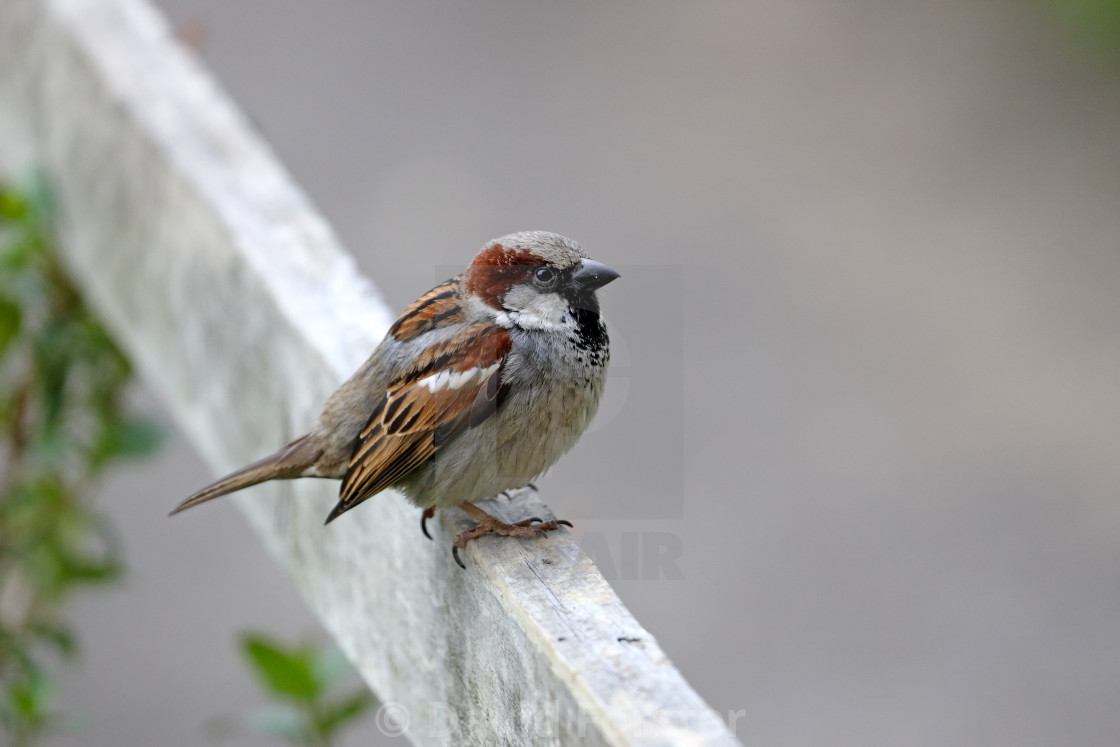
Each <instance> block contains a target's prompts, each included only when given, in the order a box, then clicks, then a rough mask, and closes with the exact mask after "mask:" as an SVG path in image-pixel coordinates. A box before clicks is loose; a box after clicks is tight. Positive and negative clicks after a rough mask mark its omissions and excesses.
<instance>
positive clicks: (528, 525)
mask: <svg viewBox="0 0 1120 747" xmlns="http://www.w3.org/2000/svg"><path fill="white" fill-rule="evenodd" d="M459 508H461V509H463V511H465V512H466V514H467V515H468V516H470V517H471V518H472V519H474V520H475V521H477V522H478V526H476V527H475V528H474V529H468V530H467V531H465V532H460V533H459V536H458V537H456V538H455V543H454V544H453V545H452V546H451V554H452V555H453V556H454V557H455V562H456V563H458V564H459V567H460V568H466V566H465V565H463V561H462V559H461V558H460V557H459V548H462V547H466V546H467V543H468V542H470V541H471V540H473V539H476V538H477V537H481V536H482V535H484V534H497V535H499V536H501V537H543V536H544V533H545V532H550V531H552V530H553V529H559V528H560V525H561V524H563V525H564V526H568V527H570V526H571V525H572V523H571V522H570V521H565V520H564V519H556V520H554V521H541V520H540V518H539V517H536V516H533V517H531V518H529V519H524V520H523V521H516V522H514V523H513V524H507V523H506V522H504V521H500V520H499V519H496V518H494V517H493V516H491V515H490V514H488V513H486V512H485V511H483V510H482V509H481V508H479V507H478V506H476V505H474V504H473V503H460V504H459Z"/></svg>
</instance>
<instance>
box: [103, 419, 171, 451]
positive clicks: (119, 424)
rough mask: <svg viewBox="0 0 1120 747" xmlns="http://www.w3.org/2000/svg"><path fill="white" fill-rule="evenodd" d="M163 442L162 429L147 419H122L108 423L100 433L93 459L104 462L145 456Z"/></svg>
mask: <svg viewBox="0 0 1120 747" xmlns="http://www.w3.org/2000/svg"><path fill="white" fill-rule="evenodd" d="M162 441H163V428H162V427H160V425H159V423H157V422H155V421H154V420H149V419H147V418H124V419H121V420H114V421H112V422H110V423H108V424H107V425H106V426H105V428H104V430H102V431H101V437H100V438H99V439H98V443H97V446H96V447H95V449H94V459H95V460H97V461H104V460H108V459H112V458H114V457H129V458H135V457H142V456H147V455H149V454H151V453H152V452H154V451H155V450H156V449H157V448H159V445H160V443H161V442H162Z"/></svg>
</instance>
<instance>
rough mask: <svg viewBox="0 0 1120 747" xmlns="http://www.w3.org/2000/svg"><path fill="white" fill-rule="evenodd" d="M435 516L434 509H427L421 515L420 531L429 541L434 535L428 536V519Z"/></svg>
mask: <svg viewBox="0 0 1120 747" xmlns="http://www.w3.org/2000/svg"><path fill="white" fill-rule="evenodd" d="M435 515H436V510H435V509H434V508H425V509H424V513H422V514H420V531H421V532H423V533H424V536H425V537H427V538H428V539H432V535H430V534H428V519H430V518H432V517H433V516H435ZM460 565H461V564H460Z"/></svg>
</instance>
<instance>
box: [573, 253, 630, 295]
mask: <svg viewBox="0 0 1120 747" xmlns="http://www.w3.org/2000/svg"><path fill="white" fill-rule="evenodd" d="M617 277H619V275H618V273H617V272H615V271H614V270H612V269H611V268H609V267H607V266H606V265H605V264H603V263H602V262H596V261H595V260H593V259H585V260H583V261H582V262H580V266H579V267H578V268H577V269H576V271H575V272H573V273H572V285H574V286H575V288H576V290H580V291H593V290H595V289H597V288H602V287H603V286H604V285H606V284H607V283H609V282H610V281H612V280H614V279H615V278H617Z"/></svg>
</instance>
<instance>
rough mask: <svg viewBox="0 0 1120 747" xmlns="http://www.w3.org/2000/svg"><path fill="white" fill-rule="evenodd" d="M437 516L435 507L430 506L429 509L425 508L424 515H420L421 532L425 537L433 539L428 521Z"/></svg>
mask: <svg viewBox="0 0 1120 747" xmlns="http://www.w3.org/2000/svg"><path fill="white" fill-rule="evenodd" d="M435 515H436V509H435V506H429V507H428V508H425V509H424V513H422V514H420V531H421V532H423V533H424V536H425V537H427V538H428V539H431V538H432V535H430V534H428V519H430V518H432V517H433V516H435Z"/></svg>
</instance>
